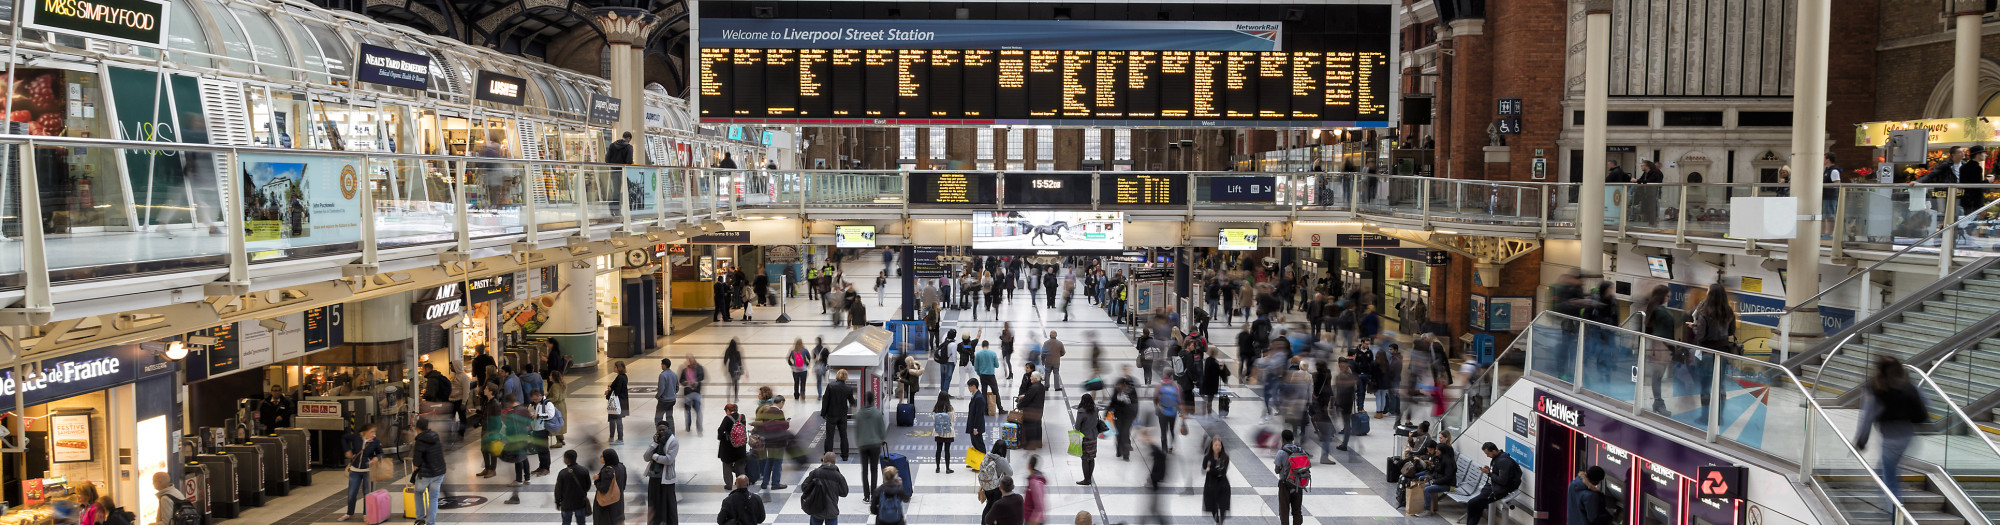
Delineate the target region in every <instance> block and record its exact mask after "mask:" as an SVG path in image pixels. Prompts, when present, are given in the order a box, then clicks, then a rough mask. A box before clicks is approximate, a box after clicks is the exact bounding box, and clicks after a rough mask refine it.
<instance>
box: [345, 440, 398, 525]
mask: <svg viewBox="0 0 2000 525" xmlns="http://www.w3.org/2000/svg"><path fill="white" fill-rule="evenodd" d="M340 445H341V447H340V448H341V450H342V451H343V452H342V453H343V454H344V455H345V456H346V457H347V513H346V514H342V515H340V521H347V520H351V519H354V502H356V501H359V500H360V499H361V497H362V496H363V495H366V494H368V492H369V491H370V490H372V488H371V486H372V485H373V483H372V482H371V481H370V480H369V479H368V472H369V469H371V468H374V467H375V466H376V465H375V460H378V459H382V443H380V442H378V441H375V424H373V423H362V424H361V429H360V430H357V431H354V432H349V433H347V435H345V436H341V438H340ZM382 468H389V467H388V466H387V465H383V466H382Z"/></svg>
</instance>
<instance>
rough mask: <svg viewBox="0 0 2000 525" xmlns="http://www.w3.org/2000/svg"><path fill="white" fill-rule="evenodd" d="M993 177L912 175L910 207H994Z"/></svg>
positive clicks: (971, 174)
mask: <svg viewBox="0 0 2000 525" xmlns="http://www.w3.org/2000/svg"><path fill="white" fill-rule="evenodd" d="M997 180H998V179H997V178H996V177H994V174H992V173H911V174H910V177H909V181H910V203H911V204H993V203H994V202H995V199H994V195H995V191H994V190H995V189H996V185H997V184H996V182H995V181H997Z"/></svg>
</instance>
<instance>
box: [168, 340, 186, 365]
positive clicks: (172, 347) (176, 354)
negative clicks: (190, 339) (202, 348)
mask: <svg viewBox="0 0 2000 525" xmlns="http://www.w3.org/2000/svg"><path fill="white" fill-rule="evenodd" d="M165 355H166V357H167V360H169V361H179V360H182V359H187V356H188V347H187V343H183V342H180V341H174V342H172V343H169V344H167V352H166V354H165Z"/></svg>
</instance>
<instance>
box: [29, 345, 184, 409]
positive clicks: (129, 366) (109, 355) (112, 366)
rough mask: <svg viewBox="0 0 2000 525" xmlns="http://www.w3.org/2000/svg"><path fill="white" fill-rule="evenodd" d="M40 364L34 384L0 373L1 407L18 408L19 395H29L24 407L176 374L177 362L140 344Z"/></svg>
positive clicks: (111, 347) (81, 353)
mask: <svg viewBox="0 0 2000 525" xmlns="http://www.w3.org/2000/svg"><path fill="white" fill-rule="evenodd" d="M39 363H40V364H41V367H42V370H41V372H39V373H36V374H34V380H33V381H27V382H22V381H18V380H17V378H15V377H14V369H12V368H8V369H5V370H0V406H8V407H11V406H14V393H15V392H22V391H25V392H27V397H25V398H23V399H22V404H25V405H39V404H43V403H47V402H50V401H55V400H58V399H63V398H66V397H70V396H74V395H77V394H84V393H89V392H96V391H98V390H103V389H106V388H111V387H114V386H119V385H124V384H128V383H133V382H136V381H138V380H140V379H145V378H148V377H153V376H158V375H164V374H171V373H173V371H174V362H173V361H168V360H167V359H166V358H164V357H160V355H159V354H157V353H154V352H153V351H152V350H147V349H145V348H142V347H140V346H139V345H137V344H129V345H118V346H107V347H104V348H98V349H95V350H85V351H82V352H77V353H74V354H70V355H66V356H62V357H58V358H54V359H44V360H41V361H39Z"/></svg>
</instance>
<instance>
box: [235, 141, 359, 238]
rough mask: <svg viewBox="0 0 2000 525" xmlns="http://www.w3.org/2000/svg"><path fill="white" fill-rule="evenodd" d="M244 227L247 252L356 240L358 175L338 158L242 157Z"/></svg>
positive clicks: (353, 166) (256, 155) (351, 163)
mask: <svg viewBox="0 0 2000 525" xmlns="http://www.w3.org/2000/svg"><path fill="white" fill-rule="evenodd" d="M238 158H241V159H243V186H242V188H243V224H244V228H246V229H248V230H249V232H248V233H247V237H246V238H245V239H244V240H245V241H248V242H249V247H250V249H251V250H277V249H283V248H290V247H299V246H313V245H322V244H336V243H344V242H358V241H360V240H361V220H362V213H361V195H360V193H361V177H360V171H359V170H358V169H357V168H356V166H355V163H354V162H353V161H352V160H350V159H348V158H343V157H317V156H300V155H286V156H282V157H280V156H276V155H268V154H259V153H244V154H242V155H239V156H238Z"/></svg>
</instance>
